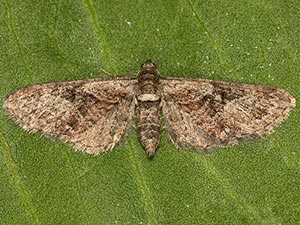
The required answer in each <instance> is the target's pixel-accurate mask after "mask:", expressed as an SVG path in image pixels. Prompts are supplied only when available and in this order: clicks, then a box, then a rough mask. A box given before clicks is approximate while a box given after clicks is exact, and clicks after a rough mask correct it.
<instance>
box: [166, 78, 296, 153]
mask: <svg viewBox="0 0 300 225" xmlns="http://www.w3.org/2000/svg"><path fill="white" fill-rule="evenodd" d="M161 91H162V110H163V113H164V115H165V120H166V124H167V131H168V135H169V137H170V139H171V140H172V141H173V143H175V144H177V145H179V146H185V145H187V146H192V147H194V148H199V149H206V148H209V147H213V146H226V145H230V144H235V143H237V142H238V141H239V140H242V139H252V138H253V137H255V136H262V135H264V134H266V133H270V132H271V131H272V130H273V129H274V127H275V126H276V125H278V124H279V123H281V122H282V121H283V120H284V119H286V118H287V117H288V114H289V111H290V110H291V109H292V108H293V107H294V106H295V99H294V98H293V97H292V96H291V95H290V94H289V93H288V92H286V91H284V90H282V89H277V88H273V87H268V86H262V85H250V84H240V83H229V82H221V81H210V80H205V79H176V78H175V79H171V78H169V79H163V80H161Z"/></svg>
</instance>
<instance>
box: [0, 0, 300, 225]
mask: <svg viewBox="0 0 300 225" xmlns="http://www.w3.org/2000/svg"><path fill="white" fill-rule="evenodd" d="M0 8H1V11H0V83H1V88H0V98H1V100H2V101H3V100H4V99H5V96H6V95H7V94H8V93H10V92H12V91H13V90H16V89H18V88H21V87H24V86H26V85H30V84H37V83H46V82H55V81H66V80H76V79H86V78H91V77H101V76H104V75H103V74H102V73H101V72H100V68H101V67H103V68H105V69H106V70H107V71H109V72H111V73H116V74H128V73H132V72H136V71H137V70H138V68H139V65H140V64H141V63H143V62H144V61H145V60H146V59H148V58H151V59H152V60H153V61H154V62H155V63H156V64H157V66H158V68H159V70H160V73H161V74H162V76H177V77H201V78H207V79H216V80H225V81H234V82H244V83H253V84H265V85H271V86H276V87H280V88H283V89H285V90H287V91H289V92H290V93H291V94H292V95H293V96H294V97H296V99H297V100H298V99H299V98H298V96H299V95H300V85H299V84H300V76H299V74H300V62H299V58H300V54H299V52H300V40H299V37H300V35H299V33H300V26H299V24H300V10H299V8H300V2H299V1H297V0H292V1H288V2H287V1H278V0H277V1H276V0H274V1H246V0H242V1H192V0H185V1H158V0H154V1H146V0H140V1H135V0H133V1H92V0H82V1H68V0H67V1H37V0H31V1H29V0H23V1H17V0H9V1H8V0H7V1H4V0H0ZM299 118H300V117H299V107H297V108H296V109H294V110H293V111H292V112H291V115H290V117H289V119H288V120H287V121H286V122H285V123H284V124H282V125H281V126H279V127H278V128H277V129H276V132H275V133H273V134H271V135H268V136H267V137H265V138H263V139H259V140H256V141H254V142H251V143H241V144H240V145H237V146H234V147H228V148H225V149H220V150H216V151H214V152H213V153H212V154H201V153H193V152H190V151H185V150H184V149H175V148H174V146H173V145H172V144H171V143H170V142H169V141H167V137H166V134H165V133H164V132H163V134H162V137H161V144H160V147H159V149H158V151H157V154H156V156H155V157H154V158H153V159H152V160H149V159H147V158H146V155H145V151H144V149H143V148H142V146H141V145H140V143H139V141H138V138H137V135H136V130H135V129H134V128H133V129H132V131H131V134H130V136H129V138H128V139H126V141H125V142H124V143H123V144H122V145H120V146H119V147H118V148H116V149H115V150H114V151H112V152H111V153H108V154H106V155H101V156H97V157H91V156H88V155H86V154H82V153H80V152H75V151H73V150H72V148H70V147H69V146H67V145H65V144H64V143H61V142H56V141H51V140H49V139H46V138H44V137H41V136H40V134H32V135H30V134H28V133H26V132H25V131H24V130H22V129H21V128H19V127H18V126H17V125H16V124H15V123H14V122H12V121H11V120H10V119H9V118H8V117H7V116H6V115H5V113H4V109H3V108H1V111H0V121H1V124H0V125H1V126H0V218H1V219H0V224H270V225H274V224H297V223H299V222H300V212H299V211H300V206H299V202H300V195H299V180H300V174H299V172H300V161H299V159H300V151H299V146H300V138H299V133H300V119H299Z"/></svg>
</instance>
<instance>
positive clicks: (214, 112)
mask: <svg viewBox="0 0 300 225" xmlns="http://www.w3.org/2000/svg"><path fill="white" fill-rule="evenodd" d="M4 107H5V108H6V110H7V112H8V113H9V115H10V116H11V117H12V118H13V119H14V120H15V121H16V122H17V123H18V124H20V125H21V126H22V128H24V129H25V130H27V131H29V132H37V131H40V132H41V133H42V134H43V135H46V136H51V137H55V138H58V139H60V140H62V141H64V142H67V143H69V144H71V145H73V146H74V147H75V148H76V149H79V150H81V151H83V152H87V153H89V154H93V155H97V154H98V153H103V152H108V151H110V150H112V149H113V148H114V146H115V145H116V144H118V143H119V142H120V140H121V137H122V136H123V135H124V134H125V133H126V132H127V131H128V130H129V128H130V125H131V122H132V117H133V115H134V113H135V112H136V115H137V131H138V134H139V138H140V141H141V143H142V145H143V146H144V147H145V149H146V152H147V155H148V156H149V157H150V156H153V155H154V154H155V150H156V149H157V147H158V145H159V142H160V133H161V129H162V127H161V118H160V112H161V110H162V112H163V114H164V117H165V121H166V129H167V133H168V137H169V138H170V140H171V141H172V142H173V143H174V144H175V145H176V146H182V147H183V146H190V147H192V148H194V149H203V150H205V149H208V148H211V147H217V146H220V147H223V146H228V145H232V144H236V143H238V141H240V140H245V139H252V138H253V137H256V136H262V135H264V134H268V133H270V132H272V131H273V129H274V127H275V126H276V125H278V124H279V123H281V122H282V121H283V120H285V119H286V118H287V117H288V114H289V111H290V110H291V109H292V108H294V107H295V99H294V98H293V97H292V96H291V95H290V94H289V93H288V92H286V91H284V90H282V89H278V88H274V87H269V86H263V85H251V84H241V83H229V82H223V81H212V80H206V79H192V78H191V79H186V78H161V77H160V74H159V72H158V70H157V68H156V66H155V64H154V63H152V62H151V60H147V61H146V62H145V63H144V64H142V65H141V68H140V70H139V72H138V74H137V77H136V78H129V77H117V78H112V79H87V80H78V81H70V82H57V83H48V84H41V85H33V86H29V87H25V88H22V89H20V90H17V91H15V92H14V93H12V94H10V95H9V96H8V97H7V99H6V100H5V102H4Z"/></svg>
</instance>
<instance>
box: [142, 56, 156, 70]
mask: <svg viewBox="0 0 300 225" xmlns="http://www.w3.org/2000/svg"><path fill="white" fill-rule="evenodd" d="M142 69H144V70H145V69H156V65H155V64H154V63H153V62H152V61H151V59H147V60H146V62H144V63H143V64H142V65H141V70H142Z"/></svg>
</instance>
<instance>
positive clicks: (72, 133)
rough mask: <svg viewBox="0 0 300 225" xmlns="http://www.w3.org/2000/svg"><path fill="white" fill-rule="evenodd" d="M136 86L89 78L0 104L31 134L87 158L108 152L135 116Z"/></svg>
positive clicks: (20, 93)
mask: <svg viewBox="0 0 300 225" xmlns="http://www.w3.org/2000/svg"><path fill="white" fill-rule="evenodd" d="M134 86H135V81H134V80H130V79H113V80H110V79H89V80H79V81H71V82H59V83H49V84H42V85H34V86H29V87H26V88H23V89H20V90H17V91H16V92H14V93H12V94H11V95H9V96H8V98H7V99H6V101H5V102H4V107H5V108H6V109H7V111H8V113H9V114H10V115H11V117H12V118H13V119H14V120H15V121H16V122H17V123H19V124H20V125H21V126H22V127H23V128H24V129H26V130H28V131H29V132H36V131H41V132H42V134H43V135H46V136H52V137H56V138H58V139H60V140H62V141H65V142H67V143H70V144H71V145H73V146H75V148H77V149H79V150H81V151H84V152H87V153H89V154H98V153H100V152H107V151H110V150H111V149H112V148H113V147H114V146H115V144H117V143H118V142H119V141H120V138H121V137H122V135H123V134H124V133H125V131H126V129H127V128H128V126H129V124H130V122H131V119H132V115H133V113H134Z"/></svg>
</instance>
